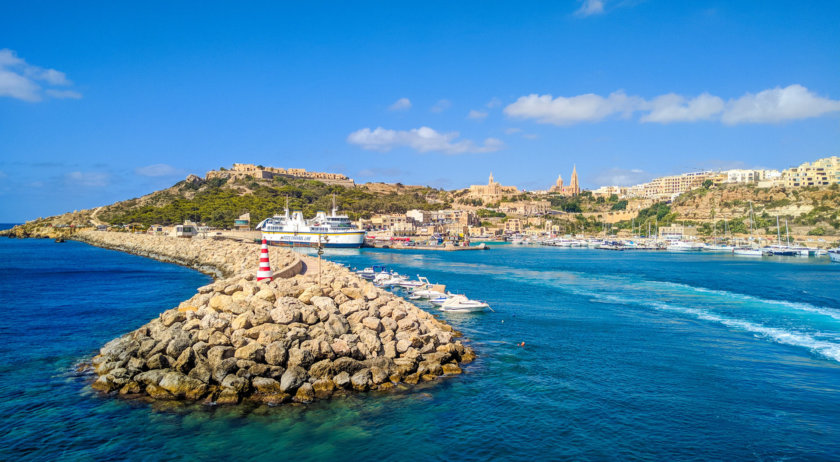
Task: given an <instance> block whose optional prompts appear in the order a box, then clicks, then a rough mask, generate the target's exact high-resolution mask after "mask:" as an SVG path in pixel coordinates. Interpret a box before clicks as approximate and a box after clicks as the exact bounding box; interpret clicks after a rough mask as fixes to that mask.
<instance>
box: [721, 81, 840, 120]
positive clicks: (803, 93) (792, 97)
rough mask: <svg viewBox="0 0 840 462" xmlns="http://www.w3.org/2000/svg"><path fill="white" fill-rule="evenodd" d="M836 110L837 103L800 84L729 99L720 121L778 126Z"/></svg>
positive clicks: (838, 103)
mask: <svg viewBox="0 0 840 462" xmlns="http://www.w3.org/2000/svg"><path fill="white" fill-rule="evenodd" d="M837 111H840V101H837V100H832V99H828V98H822V97H820V96H817V95H815V94H814V93H812V92H810V91H808V89H807V88H805V87H803V86H802V85H796V84H794V85H789V86H787V87H785V88H780V87H776V88H773V89H771V90H764V91H762V92H759V93H757V94H755V95H753V94H752V93H747V94H745V95H744V96H742V97H740V98H738V99H736V100H729V102H727V103H726V110H725V111H724V113H723V115H722V116H721V122H723V123H725V124H727V125H735V124H739V123H778V122H784V121H786V120H796V119H808V118H812V117H819V116H821V115H824V114H827V113H830V112H837Z"/></svg>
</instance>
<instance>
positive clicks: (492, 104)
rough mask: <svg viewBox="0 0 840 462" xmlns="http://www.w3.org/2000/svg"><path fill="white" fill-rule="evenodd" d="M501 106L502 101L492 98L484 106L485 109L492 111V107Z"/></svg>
mask: <svg viewBox="0 0 840 462" xmlns="http://www.w3.org/2000/svg"><path fill="white" fill-rule="evenodd" d="M501 105H502V100H500V99H499V98H496V97H495V96H494V97H493V99H491V100H490V101H488V102H487V104H485V105H484V106H485V107H486V108H487V109H493V108H494V107H499V106H501Z"/></svg>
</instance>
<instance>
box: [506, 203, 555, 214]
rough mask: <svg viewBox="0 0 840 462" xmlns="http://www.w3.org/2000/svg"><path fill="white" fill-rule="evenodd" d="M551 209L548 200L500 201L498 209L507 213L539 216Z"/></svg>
mask: <svg viewBox="0 0 840 462" xmlns="http://www.w3.org/2000/svg"><path fill="white" fill-rule="evenodd" d="M549 210H551V202H549V201H518V202H502V203H501V204H500V205H499V211H500V212H502V213H505V214H508V215H511V214H513V215H524V216H526V217H528V216H540V215H545V214H546V213H548V211H549Z"/></svg>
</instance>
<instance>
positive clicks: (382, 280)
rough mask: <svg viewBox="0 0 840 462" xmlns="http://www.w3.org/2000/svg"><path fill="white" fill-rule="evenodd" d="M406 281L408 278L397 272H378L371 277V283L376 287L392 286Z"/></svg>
mask: <svg viewBox="0 0 840 462" xmlns="http://www.w3.org/2000/svg"><path fill="white" fill-rule="evenodd" d="M406 281H408V278H407V277H405V276H402V275H400V274H398V273H391V274H384V273H383V274H378V275H377V276H376V278H374V279H373V285H375V286H378V287H394V286H399V285H400V284H402V283H404V282H406Z"/></svg>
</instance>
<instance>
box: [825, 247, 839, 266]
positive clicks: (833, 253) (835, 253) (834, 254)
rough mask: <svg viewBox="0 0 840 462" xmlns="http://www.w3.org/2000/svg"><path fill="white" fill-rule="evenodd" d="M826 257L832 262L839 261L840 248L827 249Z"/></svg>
mask: <svg viewBox="0 0 840 462" xmlns="http://www.w3.org/2000/svg"><path fill="white" fill-rule="evenodd" d="M828 258H830V259H831V261H833V262H834V263H840V248H837V249H832V250H829V251H828Z"/></svg>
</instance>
